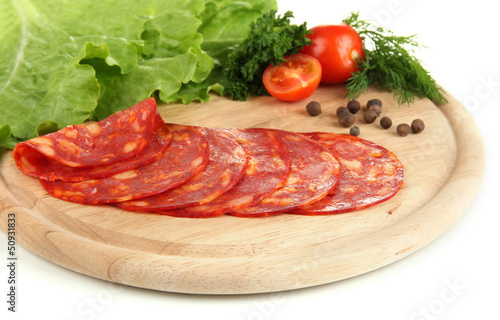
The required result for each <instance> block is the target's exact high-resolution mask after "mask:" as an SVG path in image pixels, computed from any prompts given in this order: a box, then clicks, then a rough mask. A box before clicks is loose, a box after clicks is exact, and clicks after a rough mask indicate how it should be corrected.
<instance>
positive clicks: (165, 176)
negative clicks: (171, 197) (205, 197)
mask: <svg viewBox="0 0 500 320" xmlns="http://www.w3.org/2000/svg"><path fill="white" fill-rule="evenodd" d="M168 129H169V130H170V131H171V132H172V143H171V144H170V146H169V147H168V149H167V150H166V151H165V152H164V153H163V154H162V156H161V157H160V158H159V159H158V160H157V161H155V162H153V163H150V164H147V165H144V166H141V167H139V168H136V169H133V170H129V171H125V172H122V173H119V174H116V175H113V176H111V177H107V178H103V179H92V180H85V181H81V182H63V181H46V180H40V182H41V184H42V186H43V187H44V188H45V190H46V191H47V192H48V193H49V194H51V195H52V196H54V197H56V198H59V199H62V200H65V201H71V202H78V203H86V204H99V203H113V202H119V201H126V200H131V199H138V198H143V197H147V196H151V195H154V194H158V193H160V192H164V191H166V190H168V189H171V188H175V187H177V186H179V185H181V184H182V183H185V182H186V181H188V180H189V179H191V178H192V177H193V176H195V175H196V174H198V173H199V172H200V171H202V170H203V169H204V168H205V167H206V165H207V162H208V157H209V148H208V143H207V140H206V138H205V136H204V135H203V134H202V133H201V132H200V131H199V130H198V129H196V128H194V127H185V126H179V125H168Z"/></svg>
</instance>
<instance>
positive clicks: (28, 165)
mask: <svg viewBox="0 0 500 320" xmlns="http://www.w3.org/2000/svg"><path fill="white" fill-rule="evenodd" d="M157 117H158V119H157V121H156V123H155V131H154V132H153V135H152V136H151V138H150V140H149V142H148V144H147V146H146V148H144V150H143V151H141V152H139V153H137V154H135V155H134V156H132V157H130V158H127V159H123V160H120V161H118V162H115V163H112V164H104V165H100V166H87V167H70V166H67V165H64V164H62V163H61V162H59V161H56V160H54V159H52V158H49V157H47V156H45V155H44V154H42V153H40V152H36V151H34V150H33V149H32V148H27V147H22V146H20V147H18V148H16V151H15V152H14V153H13V157H14V160H15V161H16V165H17V167H18V168H19V170H20V171H22V172H24V173H25V174H27V175H29V176H32V177H34V178H38V179H43V180H49V181H55V180H61V181H67V182H77V181H83V180H90V179H100V178H106V177H110V176H112V175H115V174H118V173H121V172H125V171H128V170H132V169H135V168H138V167H140V166H143V165H145V164H148V163H151V162H154V161H156V160H158V158H159V157H160V156H161V155H162V154H163V152H164V151H165V149H166V148H167V147H168V146H169V145H170V143H171V141H172V134H171V133H170V130H168V128H167V126H166V125H165V123H164V122H163V120H162V119H161V117H160V115H157Z"/></svg>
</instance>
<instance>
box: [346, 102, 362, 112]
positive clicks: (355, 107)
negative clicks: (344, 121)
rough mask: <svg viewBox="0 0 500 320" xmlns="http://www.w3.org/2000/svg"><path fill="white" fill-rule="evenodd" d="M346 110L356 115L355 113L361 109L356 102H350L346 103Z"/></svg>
mask: <svg viewBox="0 0 500 320" xmlns="http://www.w3.org/2000/svg"><path fill="white" fill-rule="evenodd" d="M347 109H348V110H349V112H350V113H352V114H356V112H358V111H359V109H361V105H360V104H359V102H358V101H357V100H351V101H349V102H348V103H347Z"/></svg>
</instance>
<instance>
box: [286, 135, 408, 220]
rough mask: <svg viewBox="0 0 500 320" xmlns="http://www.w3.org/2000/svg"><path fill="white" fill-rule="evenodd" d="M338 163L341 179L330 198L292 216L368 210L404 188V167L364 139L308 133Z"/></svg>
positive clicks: (386, 152) (381, 149)
mask: <svg viewBox="0 0 500 320" xmlns="http://www.w3.org/2000/svg"><path fill="white" fill-rule="evenodd" d="M304 135H305V136H306V137H308V138H310V139H313V140H315V141H318V142H319V143H320V144H322V145H324V146H325V147H326V148H328V149H329V150H330V151H331V152H332V153H333V154H334V155H335V156H336V157H337V159H338V160H339V163H340V166H341V172H342V176H341V178H340V182H339V184H338V185H337V187H335V189H333V190H332V192H331V194H330V195H328V196H327V197H325V198H324V199H322V200H321V201H318V202H316V203H313V204H311V205H308V206H305V207H302V208H299V209H297V210H294V211H293V212H292V213H296V214H305V215H321V214H335V213H344V212H350V211H354V210H358V209H363V208H368V207H370V206H373V205H375V204H378V203H380V202H382V201H385V200H387V199H390V198H391V197H392V196H394V195H395V194H396V193H397V192H398V191H399V189H400V188H401V186H402V185H403V175H404V174H403V165H402V164H401V162H400V161H399V160H398V158H397V157H396V156H395V155H394V154H393V153H392V152H390V151H389V150H387V149H385V148H383V147H381V146H379V145H377V144H375V143H373V142H370V141H367V140H364V139H361V138H358V137H355V136H351V135H341V134H334V133H307V134H304Z"/></svg>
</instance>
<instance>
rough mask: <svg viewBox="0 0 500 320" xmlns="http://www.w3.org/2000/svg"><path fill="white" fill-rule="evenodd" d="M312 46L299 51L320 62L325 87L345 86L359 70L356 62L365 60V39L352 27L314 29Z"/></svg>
mask: <svg viewBox="0 0 500 320" xmlns="http://www.w3.org/2000/svg"><path fill="white" fill-rule="evenodd" d="M311 32H312V33H311V34H308V35H307V37H308V38H309V39H311V45H308V46H305V47H304V48H303V49H302V50H301V51H300V52H301V53H304V54H307V55H310V56H313V57H315V58H316V59H318V60H319V62H320V63H321V68H322V70H323V75H322V79H321V82H322V83H325V84H336V83H343V82H345V81H347V79H349V78H350V77H351V74H352V73H353V72H355V71H357V70H358V68H357V61H362V60H363V59H364V58H365V51H364V49H363V40H362V39H361V37H360V36H359V34H358V33H357V32H356V30H354V29H353V28H352V27H351V26H349V25H347V24H340V25H320V26H316V27H313V28H311Z"/></svg>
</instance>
